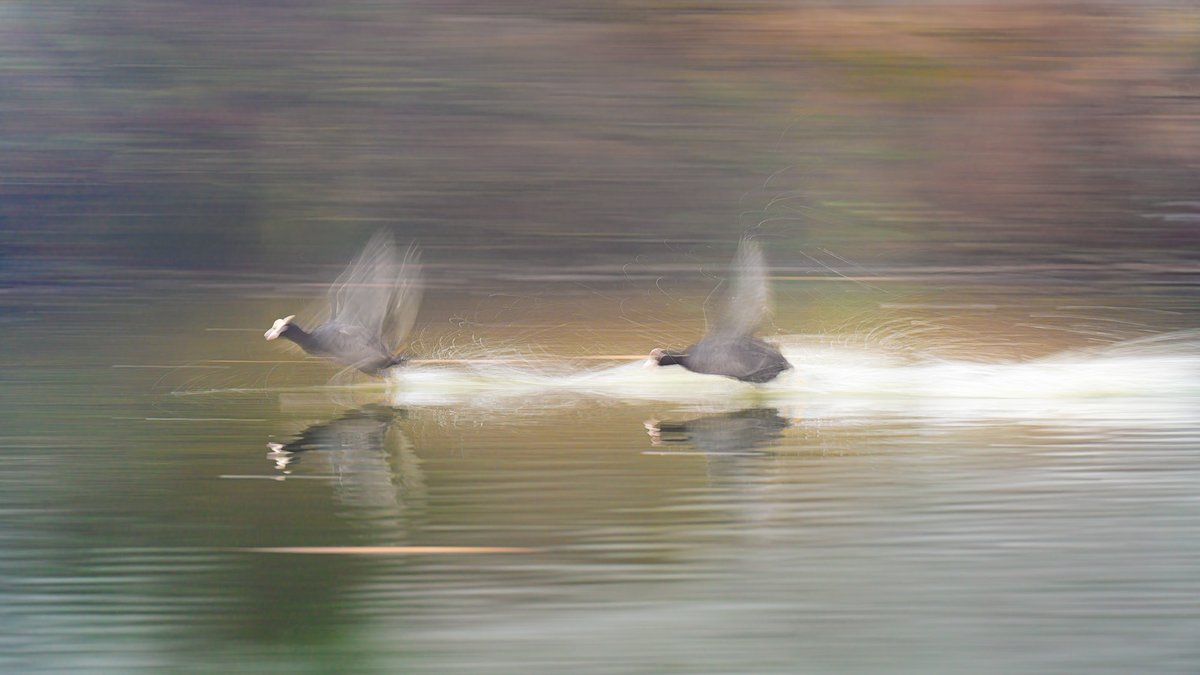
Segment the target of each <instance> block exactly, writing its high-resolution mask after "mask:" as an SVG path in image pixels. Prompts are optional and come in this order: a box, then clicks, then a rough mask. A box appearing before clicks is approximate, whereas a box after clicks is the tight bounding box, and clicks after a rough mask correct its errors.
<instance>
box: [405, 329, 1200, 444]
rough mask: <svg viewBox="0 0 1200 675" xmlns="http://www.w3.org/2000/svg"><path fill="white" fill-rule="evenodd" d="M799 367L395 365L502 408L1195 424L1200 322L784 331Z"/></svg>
mask: <svg viewBox="0 0 1200 675" xmlns="http://www.w3.org/2000/svg"><path fill="white" fill-rule="evenodd" d="M777 342H778V343H779V346H780V348H781V350H782V351H783V353H784V355H785V356H786V357H787V359H788V361H789V362H791V364H792V366H793V368H792V369H791V370H789V371H786V372H785V373H784V374H782V375H781V376H780V377H778V378H776V379H775V380H774V381H772V382H769V383H767V384H765V385H752V384H746V383H742V382H738V381H735V380H732V379H728V378H723V377H717V376H712V375H701V374H696V373H692V372H689V371H687V370H684V369H683V368H679V367H662V368H655V367H647V364H646V361H645V360H639V361H635V362H627V363H623V364H619V365H615V366H610V367H596V366H575V367H572V366H564V365H561V363H560V362H556V364H555V365H550V363H551V362H547V363H545V364H543V363H539V362H537V361H532V360H523V361H517V362H499V363H498V362H478V363H472V362H466V363H461V364H453V365H436V366H433V365H415V366H411V367H407V368H402V369H396V370H394V371H392V374H391V375H390V379H389V387H388V390H389V399H390V401H391V403H392V404H394V405H398V406H420V405H459V406H463V405H465V406H472V407H474V406H483V407H503V406H504V405H506V403H508V404H511V403H513V402H514V401H516V400H519V399H524V400H530V399H537V400H543V401H548V400H549V399H552V398H554V397H555V396H558V397H601V398H608V399H616V400H622V401H631V402H635V401H662V402H672V403H678V404H682V405H692V406H703V407H706V408H709V409H736V408H739V407H751V406H768V407H774V408H778V409H780V410H786V411H788V412H789V413H791V414H794V415H796V416H807V417H812V416H821V417H846V416H853V417H859V416H879V415H889V414H898V415H905V416H915V417H927V416H933V417H952V418H959V419H961V418H973V417H974V418H992V417H1002V418H1005V419H1010V420H1011V419H1047V418H1056V419H1061V418H1086V419H1106V420H1125V421H1129V420H1137V421H1152V420H1153V421H1158V422H1171V421H1176V422H1179V423H1188V424H1193V423H1194V422H1195V419H1196V413H1197V410H1198V409H1200V331H1185V332H1179V333H1171V334H1167V335H1160V336H1155V337H1151V338H1142V339H1138V340H1131V341H1127V342H1122V343H1117V344H1113V345H1110V346H1107V347H1104V348H1100V349H1091V350H1078V351H1067V352H1062V353H1059V354H1055V355H1052V356H1049V357H1044V358H1038V359H1032V360H1027V361H1020V362H1000V363H986V362H973V361H967V360H952V359H944V358H937V357H932V356H926V355H921V354H914V353H896V352H888V351H880V350H874V349H870V348H866V347H862V348H854V347H846V346H837V345H833V344H831V341H829V340H822V339H820V338H814V337H812V336H785V337H781V338H778V339H777Z"/></svg>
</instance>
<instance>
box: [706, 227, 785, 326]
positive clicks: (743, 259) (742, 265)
mask: <svg viewBox="0 0 1200 675" xmlns="http://www.w3.org/2000/svg"><path fill="white" fill-rule="evenodd" d="M770 304H771V289H770V287H769V286H767V263H766V260H765V259H764V258H763V254H762V248H761V247H759V245H758V242H757V241H755V240H753V239H751V238H749V237H746V238H744V239H742V241H741V243H740V244H739V245H738V251H737V255H736V256H735V257H734V259H733V265H732V266H731V267H730V280H729V294H728V297H727V299H726V304H725V307H724V308H723V310H722V312H721V314H720V315H719V316H718V317H717V320H716V321H715V322H714V323H713V325H712V326H711V327H710V330H709V333H710V334H717V335H723V336H737V335H751V334H753V333H754V331H756V330H758V327H759V325H761V324H762V322H763V319H764V318H765V317H766V315H767V312H768V310H769V307H770Z"/></svg>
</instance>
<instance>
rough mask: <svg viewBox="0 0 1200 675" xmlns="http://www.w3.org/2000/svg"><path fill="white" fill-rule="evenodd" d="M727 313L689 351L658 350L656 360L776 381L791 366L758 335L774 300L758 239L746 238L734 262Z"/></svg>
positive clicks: (662, 363)
mask: <svg viewBox="0 0 1200 675" xmlns="http://www.w3.org/2000/svg"><path fill="white" fill-rule="evenodd" d="M731 286H732V287H731V290H730V293H729V299H728V301H727V304H726V307H725V311H724V312H723V313H722V314H721V316H720V317H719V318H718V319H717V321H716V322H714V323H713V325H712V327H711V328H710V329H709V332H708V333H707V334H706V335H705V336H704V337H703V338H701V340H700V341H699V342H697V343H696V344H694V345H692V346H691V347H688V348H687V349H686V350H685V351H682V352H677V351H668V350H665V349H655V350H653V351H651V352H650V359H651V362H652V364H654V363H656V364H658V365H660V366H672V365H679V366H683V367H684V368H687V369H688V370H691V371H693V372H696V373H705V374H709V375H722V376H724V377H732V378H733V379H735V380H740V381H742V382H753V383H756V384H761V383H763V382H770V381H771V380H773V379H775V378H776V377H778V376H779V374H780V373H782V372H783V371H785V370H787V369H789V368H791V367H792V366H791V364H790V363H788V362H787V359H785V358H784V357H783V354H781V353H780V352H779V350H778V349H776V348H775V347H774V346H772V345H770V344H767V343H766V342H764V341H762V340H760V339H758V338H756V337H754V332H755V331H756V330H758V327H759V325H760V324H761V323H762V320H763V317H764V316H766V313H767V309H768V305H769V304H770V289H769V288H768V287H767V272H766V262H765V261H764V259H763V255H762V250H761V249H760V248H759V246H758V243H757V242H755V241H754V240H752V239H743V240H742V243H741V245H740V246H739V247H738V253H737V257H736V258H735V259H734V264H733V281H732V284H731Z"/></svg>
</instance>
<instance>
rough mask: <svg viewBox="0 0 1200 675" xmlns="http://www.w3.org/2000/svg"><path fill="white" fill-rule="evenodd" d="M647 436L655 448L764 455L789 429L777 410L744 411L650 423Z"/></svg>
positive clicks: (651, 421)
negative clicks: (683, 448)
mask: <svg viewBox="0 0 1200 675" xmlns="http://www.w3.org/2000/svg"><path fill="white" fill-rule="evenodd" d="M645 426H646V433H647V434H648V435H649V436H650V443H651V445H653V446H654V447H656V448H661V449H664V450H673V449H674V448H677V447H680V446H683V447H690V448H693V449H695V450H696V451H699V452H703V453H706V454H713V455H737V454H743V455H744V454H764V453H765V450H763V448H767V447H769V446H771V445H773V444H774V443H775V441H777V440H778V439H779V438H781V437H782V436H783V432H784V430H785V429H787V428H788V427H789V426H791V422H789V421H788V420H787V419H786V418H784V417H781V416H780V415H779V411H778V410H776V409H774V408H745V409H743V410H738V411H736V412H730V413H722V414H720V415H705V416H703V417H697V418H695V419H692V420H687V421H685V422H663V421H659V420H647V421H646V422H645Z"/></svg>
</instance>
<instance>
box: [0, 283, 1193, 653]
mask: <svg viewBox="0 0 1200 675" xmlns="http://www.w3.org/2000/svg"><path fill="white" fill-rule="evenodd" d="M843 269H844V268H843ZM492 272H495V270H492ZM479 274H480V277H481V278H482V277H486V276H487V274H484V273H483V272H479ZM572 274H573V275H574V276H572ZM303 276H304V275H301V274H297V275H296V276H289V277H269V276H261V275H260V276H253V275H248V274H243V275H233V276H232V278H228V277H221V278H215V277H213V276H211V275H205V274H199V273H186V274H184V273H166V272H141V273H119V274H116V275H94V276H91V277H86V276H85V277H83V278H78V279H72V280H70V281H69V282H68V281H63V282H60V283H54V282H47V283H44V284H35V285H25V286H21V285H10V286H9V288H8V290H7V291H6V292H5V293H4V294H3V295H0V304H3V308H4V310H5V312H4V315H3V319H2V321H3V329H4V335H5V343H6V345H5V349H4V352H3V362H2V364H0V373H2V374H3V379H2V383H0V392H2V394H3V397H2V399H0V417H2V418H3V420H4V425H3V426H4V428H3V432H0V578H2V579H3V580H4V581H3V583H2V584H0V625H3V631H0V634H2V635H3V637H0V642H2V643H3V645H4V646H3V649H2V650H0V659H2V661H0V667H2V668H3V670H5V671H6V672H70V671H79V670H87V671H89V672H114V673H116V672H121V673H124V672H135V671H142V672H215V671H221V670H227V671H235V672H237V671H243V670H253V671H258V672H280V673H298V672H481V671H487V672H512V673H527V672H547V673H554V672H565V671H571V672H633V671H640V672H789V673H790V672H912V673H930V672H965V671H969V672H996V673H1012V672H1046V673H1051V672H1054V673H1057V672H1089V673H1099V672H1109V673H1129V672H1158V673H1170V672H1178V673H1185V672H1196V671H1197V670H1198V669H1200V647H1198V646H1197V641H1196V636H1197V635H1198V634H1200V604H1197V602H1196V598H1197V597H1200V566H1197V562H1196V561H1197V559H1198V558H1200V497H1198V491H1197V488H1198V486H1200V442H1198V441H1200V384H1198V383H1200V378H1198V375H1200V335H1198V334H1197V333H1195V332H1189V330H1190V329H1194V328H1195V327H1196V326H1195V324H1194V321H1193V320H1192V318H1193V316H1194V315H1193V314H1192V305H1191V303H1192V300H1191V298H1192V297H1194V288H1195V286H1194V278H1192V277H1190V276H1188V274H1187V273H1178V271H1176V272H1172V271H1171V270H1165V271H1164V270H1152V271H1145V270H1143V271H1140V272H1138V273H1137V274H1133V275H1129V274H1125V275H1122V274H1119V273H1111V274H1109V273H1105V274H1099V273H1096V272H1095V271H1092V272H1088V273H1082V272H1079V271H1078V270H1072V269H1069V268H1064V269H1059V268H1055V269H1047V268H1041V269H1038V270H1032V269H1030V270H1024V271H1022V270H1019V269H1018V270H995V271H992V272H988V271H979V270H975V271H971V272H964V271H961V270H959V271H943V272H941V273H931V272H924V273H922V274H918V275H916V276H913V275H912V274H905V273H901V272H898V271H888V272H884V273H879V274H876V275H875V276H872V277H871V278H869V279H868V278H866V277H862V278H858V279H848V278H846V277H847V276H849V275H848V274H842V275H824V276H820V275H809V276H806V275H804V274H801V273H799V272H797V271H796V270H791V271H789V270H787V269H780V268H777V269H776V278H775V279H774V280H773V282H772V283H773V286H774V287H775V290H776V300H777V308H776V313H775V317H774V320H773V324H772V325H771V326H770V327H769V328H768V329H767V331H766V333H767V334H768V335H769V336H770V337H772V339H776V340H778V341H780V342H781V343H782V344H784V346H785V351H786V352H787V354H788V355H789V357H790V358H791V360H792V362H793V364H794V365H795V369H794V370H793V371H791V372H789V373H787V374H786V375H785V376H784V377H782V378H781V379H780V380H779V381H777V382H775V383H771V384H769V385H767V386H765V387H758V388H756V387H752V386H749V385H741V384H738V383H736V382H733V381H729V380H724V379H721V378H712V377H706V376H699V375H694V374H690V373H686V372H683V371H680V370H679V369H677V368H676V369H661V370H655V369H645V368H643V367H642V365H641V362H640V361H639V356H638V355H641V354H645V353H646V352H647V351H648V350H649V349H650V348H651V347H653V346H658V345H660V344H664V345H670V346H683V345H686V344H687V341H688V340H689V339H690V338H694V337H695V336H696V335H697V334H698V333H699V332H700V331H701V330H702V326H703V318H702V316H703V312H702V309H703V307H702V304H703V300H704V298H705V296H706V294H707V293H708V291H709V290H711V288H712V285H711V280H706V279H703V278H699V277H698V276H696V275H694V274H693V275H688V274H682V275H672V274H671V273H670V272H669V271H666V272H662V273H658V272H654V273H649V274H646V275H643V276H630V274H629V270H628V269H627V268H623V267H621V266H617V267H613V268H611V269H603V270H599V271H594V273H591V274H590V276H589V274H585V273H581V272H579V270H575V271H573V272H572V273H571V274H568V273H567V272H565V271H563V270H549V271H547V270H536V269H535V270H530V271H529V273H528V274H527V275H524V277H522V278H516V276H514V275H509V277H507V278H501V280H500V281H498V282H497V281H492V282H488V283H485V282H484V281H482V280H481V278H480V279H477V278H473V277H472V276H471V274H470V273H468V272H465V271H463V270H455V269H453V266H452V265H449V266H447V267H444V268H442V269H438V268H436V267H435V268H433V269H431V270H430V276H431V277H432V278H433V279H434V280H435V285H434V287H433V288H432V289H431V290H430V292H429V294H428V295H427V302H426V305H425V306H424V307H423V309H422V315H421V320H420V321H421V323H420V328H419V331H418V334H417V337H416V340H415V341H414V345H413V354H414V356H415V357H416V358H417V359H418V361H417V362H416V363H414V365H412V366H411V367H410V368H408V369H406V370H405V371H403V372H401V373H399V374H398V375H397V376H396V377H395V378H394V379H393V380H391V381H389V382H386V383H374V384H371V383H362V384H357V385H353V386H336V387H335V386H329V385H328V381H329V377H330V376H331V375H332V369H330V368H328V367H327V366H325V365H324V364H322V363H320V362H317V361H314V360H311V359H306V358H305V357H304V356H303V355H302V354H299V353H297V352H295V351H290V350H288V349H287V348H285V347H284V346H282V345H280V344H278V343H267V342H266V341H264V340H263V339H262V332H263V331H264V330H265V329H266V328H268V327H269V326H270V323H271V321H272V320H273V319H274V318H277V317H278V316H282V315H284V314H289V313H293V312H294V311H296V309H297V308H299V307H300V306H302V305H305V304H306V303H308V302H309V301H310V300H311V299H312V298H313V297H314V296H318V295H319V294H320V284H314V283H309V282H307V281H306V280H305V279H303V278H301V277H303ZM317 276H318V278H320V277H319V275H317ZM438 279H442V280H443V282H441V285H438V284H439V282H438V281H437V280H438ZM448 279H453V280H455V283H449V282H446V281H445V280H448ZM830 307H840V308H841V309H840V310H839V311H838V312H834V311H832V310H830V309H829V308H830ZM339 384H344V383H340V382H339Z"/></svg>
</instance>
